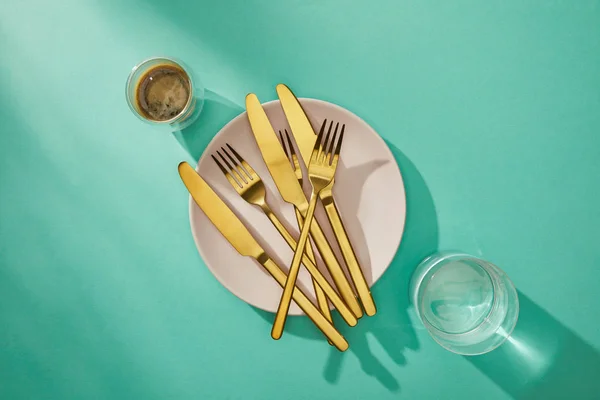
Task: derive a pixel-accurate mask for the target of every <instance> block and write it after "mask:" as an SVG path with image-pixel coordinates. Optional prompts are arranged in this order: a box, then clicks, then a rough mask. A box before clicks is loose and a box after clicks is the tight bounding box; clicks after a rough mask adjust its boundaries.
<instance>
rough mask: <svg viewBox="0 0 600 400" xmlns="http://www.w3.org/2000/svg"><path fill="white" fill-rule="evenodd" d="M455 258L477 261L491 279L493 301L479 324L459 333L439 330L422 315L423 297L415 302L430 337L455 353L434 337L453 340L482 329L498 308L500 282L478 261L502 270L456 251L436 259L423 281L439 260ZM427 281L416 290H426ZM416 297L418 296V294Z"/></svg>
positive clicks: (511, 330) (507, 277) (510, 332)
mask: <svg viewBox="0 0 600 400" xmlns="http://www.w3.org/2000/svg"><path fill="white" fill-rule="evenodd" d="M457 258H460V259H468V260H475V261H478V263H477V264H478V265H479V267H480V268H481V269H483V270H484V271H485V273H486V274H487V275H488V277H489V278H490V280H491V281H492V288H493V290H494V300H493V302H492V305H491V306H490V308H489V311H488V313H487V315H486V317H485V318H484V319H483V320H482V321H481V322H480V323H479V324H477V326H475V327H474V328H473V329H470V330H468V331H465V332H461V333H449V332H446V331H443V330H441V329H439V328H437V327H436V326H434V325H433V324H432V323H431V322H430V321H428V320H427V317H425V316H424V315H423V313H422V312H421V308H422V307H423V306H424V304H423V303H424V300H423V299H419V302H418V304H417V307H418V310H417V312H418V313H419V315H420V316H421V317H420V319H421V322H422V323H423V325H425V328H426V329H427V330H428V331H429V332H431V333H432V335H431V336H432V337H433V338H434V339H435V341H436V342H438V343H439V344H440V345H441V346H442V347H444V348H446V349H447V350H450V351H452V352H455V353H456V352H457V351H456V349H454V348H452V349H450V348H448V347H447V346H445V345H444V344H442V343H441V342H440V341H438V340H437V338H436V336H438V337H439V338H440V339H446V340H455V339H457V338H461V337H464V336H467V335H473V334H476V333H477V331H478V330H481V329H483V328H484V327H485V323H486V322H488V321H489V320H490V318H491V316H492V313H493V312H494V311H495V310H496V309H497V308H498V301H499V299H498V296H496V294H495V292H496V291H497V290H498V289H499V284H500V283H499V282H498V280H499V277H495V276H492V275H491V274H490V272H489V271H488V268H489V267H488V266H487V265H486V266H483V265H481V264H480V262H483V263H485V264H489V265H491V266H493V267H495V268H497V269H498V270H500V271H502V270H501V269H500V268H499V267H498V266H496V265H495V264H493V263H491V262H489V261H486V260H483V259H481V258H478V257H475V256H472V255H469V254H466V253H457V254H450V255H448V256H447V257H446V258H441V259H440V260H438V261H437V262H436V263H435V264H433V265H432V266H431V267H430V270H429V271H428V272H427V274H425V276H424V277H423V281H425V278H426V277H427V276H428V275H429V273H430V272H431V270H433V269H434V268H435V267H436V266H437V265H438V264H439V263H440V262H446V261H448V260H453V259H457ZM440 268H441V267H440ZM502 272H503V275H504V278H506V279H507V280H508V282H509V283H510V284H511V288H514V290H515V291H516V288H515V286H514V283H513V282H512V281H511V279H510V277H509V276H508V275H507V274H506V273H504V271H502ZM429 283H430V282H427V283H426V284H425V287H423V288H422V289H419V290H418V292H422V291H424V290H426V289H427V286H428V285H429ZM417 296H418V294H417ZM418 297H420V296H418ZM516 307H517V310H518V309H519V303H517V304H516ZM516 325H517V324H516V321H515V323H514V325H513V326H512V327H511V329H510V331H508V332H507V334H506V337H508V336H510V335H511V334H512V332H513V331H514V329H515V327H516ZM505 340H506V339H505ZM502 343H504V341H502V342H500V343H499V344H498V345H497V346H494V348H493V349H495V348H497V347H498V346H500V345H501V344H502ZM493 349H491V350H493ZM491 350H488V351H491ZM486 352H487V351H486Z"/></svg>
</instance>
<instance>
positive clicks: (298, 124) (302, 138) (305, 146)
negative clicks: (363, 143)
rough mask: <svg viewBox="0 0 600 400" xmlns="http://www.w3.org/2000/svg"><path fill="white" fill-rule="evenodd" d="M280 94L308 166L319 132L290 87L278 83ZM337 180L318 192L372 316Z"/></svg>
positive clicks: (369, 296)
mask: <svg viewBox="0 0 600 400" xmlns="http://www.w3.org/2000/svg"><path fill="white" fill-rule="evenodd" d="M277 95H278V96H279V100H280V101H281V106H282V107H283V112H284V113H285V116H286V118H287V120H288V123H289V125H290V128H291V129H292V133H293V135H294V138H295V139H296V143H297V144H298V149H299V150H300V154H301V155H302V159H303V160H304V163H305V164H306V165H308V163H309V162H310V156H311V153H312V149H313V147H314V145H315V141H316V139H317V135H315V131H314V130H313V128H312V125H311V124H310V121H309V120H308V118H307V116H306V114H305V113H304V110H303V109H302V106H301V105H300V102H299V101H298V99H297V98H296V96H295V95H294V93H293V92H292V91H291V90H290V88H289V87H287V86H286V85H284V84H281V83H280V84H279V85H277ZM330 129H331V127H330ZM342 129H343V128H342ZM334 183H335V178H334V179H333V180H332V181H331V183H330V184H329V185H327V187H325V189H323V190H322V191H321V192H320V193H319V198H320V199H321V202H322V203H323V206H324V207H325V211H326V212H327V216H328V217H329V221H330V222H331V226H332V228H333V231H334V233H335V237H336V239H337V242H338V244H339V246H340V249H341V250H342V255H343V256H344V261H346V265H347V266H348V271H349V272H350V277H351V278H352V281H353V283H354V287H355V288H356V291H357V293H358V297H359V298H360V301H361V303H362V305H363V307H364V308H365V313H366V314H367V315H369V316H371V315H375V313H376V312H377V307H376V306H375V301H374V299H373V295H372V294H371V290H370V289H369V285H368V283H367V280H366V279H365V276H364V274H363V272H362V269H361V268H360V264H359V263H358V259H357V258H356V254H355V253H354V249H353V248H352V244H351V243H350V239H349V238H348V234H347V233H346V229H345V228H344V224H343V223H342V219H341V218H340V214H339V211H338V209H337V206H336V205H335V201H334V200H333V192H332V188H333V185H334Z"/></svg>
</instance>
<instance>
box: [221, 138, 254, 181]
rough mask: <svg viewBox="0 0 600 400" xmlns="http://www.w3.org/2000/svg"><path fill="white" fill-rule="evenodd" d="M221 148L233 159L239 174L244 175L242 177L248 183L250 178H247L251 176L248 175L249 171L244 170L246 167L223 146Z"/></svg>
mask: <svg viewBox="0 0 600 400" xmlns="http://www.w3.org/2000/svg"><path fill="white" fill-rule="evenodd" d="M221 150H222V151H223V153H225V155H227V157H228V158H229V159H230V160H231V162H232V163H233V165H234V166H235V170H236V171H237V173H238V174H240V176H241V177H242V179H243V180H244V182H245V183H248V179H246V178H249V175H248V173H247V172H246V171H244V168H242V166H241V165H240V163H239V162H238V161H236V159H235V158H233V156H232V155H231V154H229V152H228V151H227V150H226V149H225V148H224V147H221ZM250 179H251V180H252V178H250Z"/></svg>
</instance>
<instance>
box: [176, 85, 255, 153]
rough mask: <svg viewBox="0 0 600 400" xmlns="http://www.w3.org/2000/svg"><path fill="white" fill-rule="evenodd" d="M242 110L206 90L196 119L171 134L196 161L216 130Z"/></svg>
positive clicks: (240, 107)
mask: <svg viewBox="0 0 600 400" xmlns="http://www.w3.org/2000/svg"><path fill="white" fill-rule="evenodd" d="M243 111H244V109H243V107H242V106H239V105H237V104H235V103H233V102H232V101H230V100H228V99H226V98H225V97H222V96H220V95H219V94H217V93H215V92H212V91H210V90H206V92H205V98H204V107H203V109H202V112H201V113H200V117H199V118H198V120H197V121H196V122H194V123H193V124H192V125H191V126H189V127H188V128H186V129H184V130H183V131H178V132H174V133H173V136H175V139H177V141H178V142H179V144H180V145H181V146H182V147H183V148H184V149H185V150H186V151H187V152H188V153H189V154H190V155H191V156H192V157H193V159H194V160H195V161H198V160H199V159H200V156H201V155H202V153H203V152H204V149H206V146H208V143H210V141H211V140H212V138H213V137H214V136H215V135H216V134H217V132H219V131H220V130H221V128H223V126H225V124H227V123H228V122H229V121H231V120H232V119H233V118H234V117H236V116H237V115H239V114H240V113H242V112H243Z"/></svg>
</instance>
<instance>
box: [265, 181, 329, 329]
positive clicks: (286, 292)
mask: <svg viewBox="0 0 600 400" xmlns="http://www.w3.org/2000/svg"><path fill="white" fill-rule="evenodd" d="M318 198H319V197H318V196H317V195H316V194H315V193H314V192H312V193H311V195H310V202H309V203H308V211H307V212H306V218H305V220H304V222H305V223H304V227H303V228H302V232H301V233H300V238H299V239H298V243H297V245H296V251H295V252H294V258H293V259H292V265H291V266H290V270H289V272H288V276H287V279H286V281H285V285H284V287H283V293H282V295H281V300H280V302H279V307H278V308H277V314H275V322H273V328H272V329H271V337H272V338H273V339H275V340H277V339H280V338H281V335H282V334H283V328H284V327H285V320H286V318H287V314H288V311H289V309H290V302H291V301H292V291H293V290H294V286H296V279H297V278H298V272H299V271H300V261H302V254H304V249H305V247H306V242H307V240H308V233H309V231H310V223H311V221H312V219H313V215H314V213H315V206H316V205H317V199H318ZM323 318H324V317H323Z"/></svg>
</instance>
